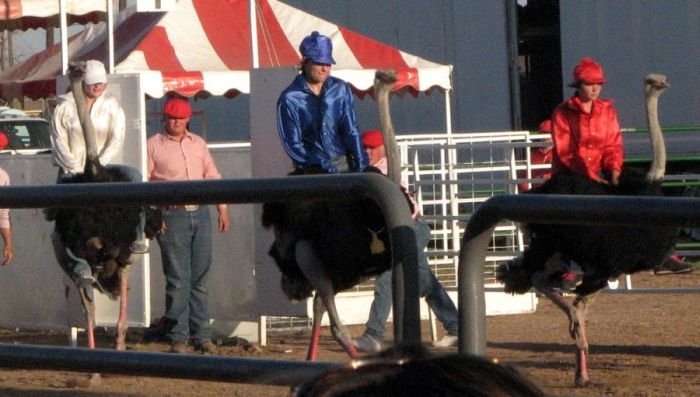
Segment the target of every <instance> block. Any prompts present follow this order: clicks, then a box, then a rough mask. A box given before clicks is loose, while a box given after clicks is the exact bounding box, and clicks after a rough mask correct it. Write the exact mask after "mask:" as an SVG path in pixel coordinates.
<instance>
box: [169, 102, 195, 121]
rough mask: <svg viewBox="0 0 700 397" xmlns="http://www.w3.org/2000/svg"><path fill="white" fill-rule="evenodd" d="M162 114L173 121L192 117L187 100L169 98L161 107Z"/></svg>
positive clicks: (190, 107)
mask: <svg viewBox="0 0 700 397" xmlns="http://www.w3.org/2000/svg"><path fill="white" fill-rule="evenodd" d="M163 113H164V114H165V115H166V116H168V117H170V118H173V119H187V118H189V117H190V116H192V106H190V102H189V101H188V100H187V99H183V98H170V99H168V100H167V101H166V102H165V105H164V106H163Z"/></svg>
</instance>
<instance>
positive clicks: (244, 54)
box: [0, 0, 452, 99]
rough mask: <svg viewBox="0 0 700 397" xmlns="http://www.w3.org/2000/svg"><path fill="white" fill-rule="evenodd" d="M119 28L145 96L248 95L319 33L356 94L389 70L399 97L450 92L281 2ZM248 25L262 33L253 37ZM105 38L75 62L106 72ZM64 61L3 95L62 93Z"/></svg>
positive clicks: (438, 73)
mask: <svg viewBox="0 0 700 397" xmlns="http://www.w3.org/2000/svg"><path fill="white" fill-rule="evenodd" d="M25 1H26V0H25ZM249 4H254V5H255V7H254V9H252V10H251V9H249ZM127 14H130V15H127ZM117 19H118V21H117V27H116V29H115V30H114V32H113V42H114V53H113V57H114V58H113V59H114V65H115V70H114V71H115V72H116V73H140V74H142V77H143V79H142V81H143V82H144V83H143V86H144V87H143V88H144V91H145V92H146V94H147V95H149V96H151V97H154V98H158V97H161V96H163V95H164V94H166V93H167V92H171V91H174V92H177V93H179V94H181V95H184V96H193V95H204V96H206V95H225V96H229V97H230V96H235V95H237V94H238V93H249V92H250V82H249V70H251V69H253V68H275V67H294V66H296V65H298V64H299V62H300V54H299V52H298V44H299V43H300V42H301V40H302V39H303V38H304V36H306V35H308V34H309V33H310V32H311V31H314V30H317V31H319V32H320V33H321V34H324V35H327V36H329V37H330V38H331V39H332V41H333V48H334V51H333V56H334V58H335V60H336V62H337V63H336V65H334V67H333V75H334V76H337V77H340V78H342V79H344V80H346V81H347V82H349V83H350V84H351V85H352V86H353V87H354V89H355V91H356V93H357V94H358V95H362V94H364V93H367V92H371V90H372V86H373V81H374V72H375V71H376V70H377V69H389V68H391V69H395V70H396V72H397V75H398V77H399V81H398V82H397V83H396V85H395V87H394V90H395V91H400V92H406V91H408V92H410V93H412V94H414V95H415V94H417V93H418V92H427V91H430V90H432V89H435V88H438V89H441V90H444V91H449V90H450V88H451V81H450V75H451V70H452V66H451V65H441V64H437V63H434V62H430V61H427V60H425V59H422V58H420V57H417V56H415V55H411V54H408V53H405V52H403V51H400V50H398V49H396V48H393V47H391V46H389V45H386V44H383V43H380V42H378V41H376V40H373V39H370V38H368V37H366V36H363V35H361V34H358V33H355V32H353V31H351V30H348V29H345V28H343V27H341V26H338V25H336V24H333V23H331V22H328V21H326V20H323V19H321V18H318V17H316V16H313V15H311V14H308V13H306V12H303V11H301V10H299V9H296V8H293V7H290V6H288V5H286V4H284V3H282V2H281V1H278V0H180V1H178V2H177V4H176V5H175V6H174V8H173V9H171V10H169V11H167V12H155V13H134V12H131V13H127V12H122V13H120V15H118V18H117ZM120 20H121V21H120ZM251 20H255V21H256V28H257V29H255V30H251V29H250V26H251V24H250V21H251ZM105 30H106V29H105V27H104V26H103V25H102V24H100V25H97V26H90V27H88V28H87V29H86V30H85V31H83V32H81V33H79V34H77V35H75V36H73V37H71V38H70V40H69V45H68V54H69V59H71V60H80V59H101V60H104V61H105V63H106V64H107V63H108V62H107V61H108V59H109V54H108V51H107V47H108V46H107V45H106V44H105V43H106V41H107V38H108V32H106V31H105ZM253 48H256V50H253ZM60 54H61V48H60V46H59V45H57V46H54V47H52V48H48V49H46V50H44V51H42V52H40V53H38V54H35V55H34V56H32V57H31V58H29V59H28V60H27V61H25V62H24V63H22V64H20V65H17V66H16V67H14V68H12V69H10V70H8V71H7V72H5V73H3V74H2V75H0V89H1V90H2V91H1V92H0V95H2V96H3V97H4V98H5V99H11V98H14V97H21V96H26V97H30V98H39V97H47V96H50V95H52V94H55V79H56V77H57V76H59V75H60V74H61V70H62V66H61V62H60V60H61V58H60Z"/></svg>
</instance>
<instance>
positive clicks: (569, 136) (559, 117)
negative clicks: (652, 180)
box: [552, 58, 623, 184]
mask: <svg viewBox="0 0 700 397" xmlns="http://www.w3.org/2000/svg"><path fill="white" fill-rule="evenodd" d="M573 77H574V82H573V83H571V84H570V86H571V87H574V88H576V93H575V94H574V95H573V96H572V97H571V98H569V100H567V101H566V102H564V103H562V104H561V105H559V106H557V107H556V109H555V110H554V113H553V114H552V123H553V134H552V139H553V141H554V156H553V158H552V172H553V173H555V174H556V173H558V172H562V171H564V170H566V169H569V170H571V171H572V172H575V173H577V174H581V175H585V176H588V177H589V178H590V179H593V180H595V181H598V182H603V183H608V182H609V183H612V184H617V182H618V178H619V177H620V171H621V170H622V162H623V149H622V132H621V130H620V124H619V122H618V119H617V111H616V110H615V108H614V107H613V105H612V101H611V100H607V99H600V92H601V91H602V87H603V84H604V83H605V82H606V80H605V77H604V76H603V68H602V67H601V66H600V65H599V64H598V63H596V62H595V61H593V60H592V59H590V58H583V59H582V60H581V63H579V64H578V65H577V66H576V67H575V68H574V73H573Z"/></svg>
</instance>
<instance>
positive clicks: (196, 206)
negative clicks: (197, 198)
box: [185, 204, 199, 212]
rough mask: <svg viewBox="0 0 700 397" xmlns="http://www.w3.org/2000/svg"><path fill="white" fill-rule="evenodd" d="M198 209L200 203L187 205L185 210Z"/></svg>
mask: <svg viewBox="0 0 700 397" xmlns="http://www.w3.org/2000/svg"><path fill="white" fill-rule="evenodd" d="M198 209H199V205H195V204H190V205H185V211H187V212H192V211H197V210H198Z"/></svg>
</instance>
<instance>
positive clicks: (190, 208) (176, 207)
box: [165, 204, 199, 212]
mask: <svg viewBox="0 0 700 397" xmlns="http://www.w3.org/2000/svg"><path fill="white" fill-rule="evenodd" d="M165 209H166V210H185V211H187V212H193V211H197V210H198V209H199V205H196V204H187V205H169V206H167V207H165Z"/></svg>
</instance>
